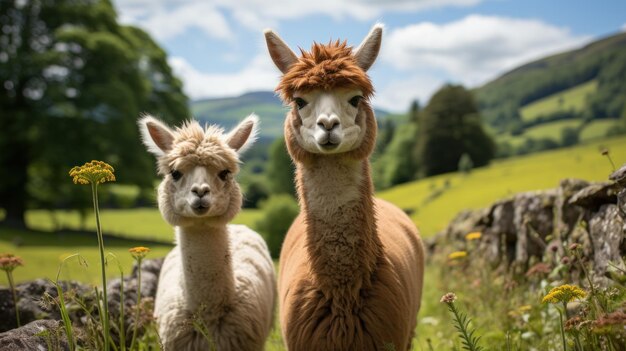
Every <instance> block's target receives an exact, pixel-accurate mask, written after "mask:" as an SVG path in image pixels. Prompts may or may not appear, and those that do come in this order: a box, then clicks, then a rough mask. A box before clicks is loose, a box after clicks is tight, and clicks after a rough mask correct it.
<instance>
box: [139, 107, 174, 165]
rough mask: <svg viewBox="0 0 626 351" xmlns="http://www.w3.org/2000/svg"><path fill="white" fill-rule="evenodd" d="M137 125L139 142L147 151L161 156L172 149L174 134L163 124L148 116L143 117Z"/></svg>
mask: <svg viewBox="0 0 626 351" xmlns="http://www.w3.org/2000/svg"><path fill="white" fill-rule="evenodd" d="M137 124H139V130H140V131H141V140H142V141H143V143H144V145H146V147H147V148H148V151H150V152H151V153H153V154H155V155H156V156H163V155H165V153H167V152H168V151H170V150H171V149H172V144H173V143H174V134H173V133H172V131H171V130H170V129H169V128H168V126H167V125H166V124H165V123H163V122H161V121H159V120H158V119H156V118H154V117H152V116H150V115H144V116H143V117H141V119H139V121H138V122H137Z"/></svg>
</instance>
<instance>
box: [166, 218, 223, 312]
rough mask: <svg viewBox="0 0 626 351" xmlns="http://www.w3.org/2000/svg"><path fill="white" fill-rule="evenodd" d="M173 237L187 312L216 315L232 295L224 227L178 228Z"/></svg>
mask: <svg viewBox="0 0 626 351" xmlns="http://www.w3.org/2000/svg"><path fill="white" fill-rule="evenodd" d="M177 237H178V245H179V247H180V255H181V260H182V264H183V275H184V284H185V287H184V291H185V298H186V300H187V306H188V308H189V309H190V310H192V311H194V312H196V311H197V312H200V311H201V310H202V311H205V312H207V314H209V315H219V311H216V309H220V308H224V307H225V306H228V305H230V303H231V302H232V300H233V298H234V292H235V282H234V278H233V268H232V260H231V254H230V245H229V240H228V229H227V227H226V226H216V227H206V226H203V227H184V228H181V227H178V235H177Z"/></svg>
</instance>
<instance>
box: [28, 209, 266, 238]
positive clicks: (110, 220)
mask: <svg viewBox="0 0 626 351" xmlns="http://www.w3.org/2000/svg"><path fill="white" fill-rule="evenodd" d="M100 215H101V218H102V223H103V230H104V232H105V233H110V234H115V235H117V236H122V237H129V238H135V239H138V238H143V239H149V240H159V241H172V239H173V237H174V236H173V229H172V227H171V226H170V225H169V224H167V222H165V221H164V220H163V218H162V217H161V213H159V211H158V210H157V209H155V208H139V209H123V210H111V209H109V210H101V211H100ZM53 216H54V217H55V219H53V218H52V217H53ZM261 216H262V213H261V211H259V210H243V211H241V212H240V213H239V215H237V217H236V218H235V219H234V220H233V223H236V224H245V225H247V226H249V227H254V225H255V223H256V221H257V220H258V219H259V218H261ZM55 221H56V223H57V224H56V228H55V224H54V222H55ZM80 222H81V221H80V215H79V213H78V211H65V210H58V211H45V210H34V211H28V213H27V214H26V223H27V225H28V227H29V228H32V229H36V230H42V231H53V230H58V229H72V230H79V229H81V224H80ZM85 225H86V229H87V230H94V231H95V222H94V218H93V213H90V214H89V215H88V217H87V218H86V221H85Z"/></svg>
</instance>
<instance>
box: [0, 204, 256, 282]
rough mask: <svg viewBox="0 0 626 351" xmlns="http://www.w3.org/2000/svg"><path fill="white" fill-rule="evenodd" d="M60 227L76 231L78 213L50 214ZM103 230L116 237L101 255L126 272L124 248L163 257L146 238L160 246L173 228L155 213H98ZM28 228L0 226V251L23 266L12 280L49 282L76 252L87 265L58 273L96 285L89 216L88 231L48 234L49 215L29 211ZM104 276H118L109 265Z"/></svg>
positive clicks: (242, 219)
mask: <svg viewBox="0 0 626 351" xmlns="http://www.w3.org/2000/svg"><path fill="white" fill-rule="evenodd" d="M54 215H55V216H56V217H57V221H58V223H59V224H60V226H61V227H65V228H66V229H72V230H78V229H80V218H79V215H78V212H77V211H54ZM261 215H262V213H261V212H260V211H259V210H244V211H242V212H241V213H240V214H239V215H238V216H237V217H236V218H235V220H234V221H233V223H237V224H245V225H247V226H250V227H254V224H255V223H256V220H257V219H258V218H260V217H261ZM101 219H102V227H103V230H104V231H105V233H113V234H116V236H118V235H119V236H120V237H119V238H117V237H116V238H105V245H106V251H107V252H111V253H113V254H114V255H115V256H116V257H117V258H118V260H119V261H120V263H121V264H122V267H123V269H124V272H126V273H130V271H131V270H130V268H131V267H132V263H133V259H132V257H131V256H130V254H129V253H128V249H129V248H131V247H134V246H149V247H150V248H151V249H152V251H151V252H150V253H149V254H148V258H155V257H164V256H165V255H166V254H167V252H168V251H169V250H170V249H171V245H166V244H161V245H155V244H146V241H145V240H146V239H150V240H158V241H162V242H165V243H168V242H173V238H174V234H173V229H172V228H171V227H170V225H169V224H167V223H165V222H164V221H163V219H162V218H161V214H160V213H159V211H158V210H157V209H132V210H103V211H101ZM27 222H28V225H29V226H30V227H31V228H33V229H36V230H37V231H24V230H14V229H5V228H0V252H10V253H13V254H15V255H17V256H20V257H22V258H23V259H24V261H25V262H26V265H25V266H24V267H20V269H19V270H18V271H17V273H16V275H15V277H16V281H17V282H22V281H26V280H32V279H36V278H47V279H52V278H54V276H55V275H56V272H57V269H58V265H59V263H60V262H61V260H62V259H63V258H65V257H67V256H69V255H70V254H74V253H80V254H81V255H82V256H83V257H85V259H86V260H87V262H88V263H89V267H87V268H85V267H82V266H80V265H78V263H77V262H78V260H77V259H76V260H71V262H70V263H69V264H67V265H66V266H65V267H64V269H63V274H62V276H61V277H62V279H74V280H79V281H84V282H89V283H94V284H96V283H97V282H98V278H97V277H98V271H97V266H98V259H99V254H98V247H97V238H96V233H95V223H94V219H93V215H90V216H89V217H88V218H87V222H86V224H87V228H88V229H87V230H89V231H93V234H89V233H76V232H71V231H67V230H66V231H63V230H61V231H60V232H58V233H57V232H51V231H52V230H53V225H52V223H53V222H52V220H51V215H50V213H49V211H28V213H27ZM107 274H108V277H109V278H113V277H117V276H118V269H117V265H116V264H113V265H111V266H109V270H108V273H107Z"/></svg>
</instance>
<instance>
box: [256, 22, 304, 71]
mask: <svg viewBox="0 0 626 351" xmlns="http://www.w3.org/2000/svg"><path fill="white" fill-rule="evenodd" d="M264 33H265V42H266V43H267V49H268V50H269V52H270V56H271V57H272V61H274V64H275V65H276V67H278V69H279V70H280V71H281V72H283V74H284V73H287V71H288V70H289V67H291V65H293V64H294V63H296V62H298V56H297V55H296V54H295V53H294V52H293V51H291V49H290V48H289V46H287V44H286V43H285V42H284V41H283V40H282V39H281V38H280V37H279V36H278V34H276V33H274V32H273V31H272V30H271V29H266V30H265V32H264Z"/></svg>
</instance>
